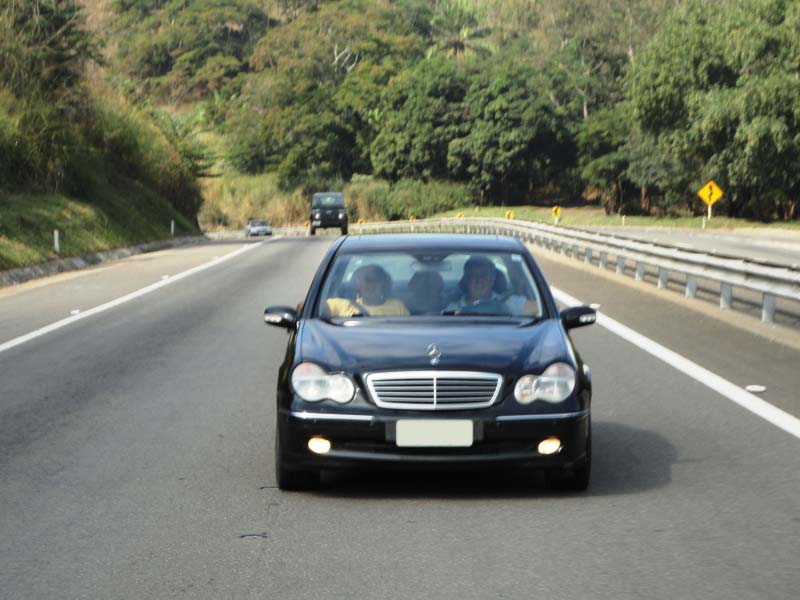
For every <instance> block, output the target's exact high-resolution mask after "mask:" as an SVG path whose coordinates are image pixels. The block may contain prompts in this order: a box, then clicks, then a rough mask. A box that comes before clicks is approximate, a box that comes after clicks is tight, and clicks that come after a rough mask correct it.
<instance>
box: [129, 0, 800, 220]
mask: <svg viewBox="0 0 800 600" xmlns="http://www.w3.org/2000/svg"><path fill="white" fill-rule="evenodd" d="M114 6H115V7H116V10H117V14H118V24H119V27H120V32H122V31H123V30H124V31H125V34H124V35H123V37H122V39H121V40H120V46H119V48H120V50H119V53H118V55H117V60H118V61H119V65H120V68H121V69H122V71H123V72H124V74H125V77H127V80H126V82H127V85H129V86H131V89H133V90H135V93H136V94H137V95H138V97H140V98H143V99H144V98H147V99H150V100H152V101H156V102H158V101H169V102H173V103H175V104H176V105H179V104H182V103H185V102H186V101H187V100H188V99H191V100H192V101H196V102H199V104H198V105H196V106H197V107H198V108H197V109H196V110H200V111H202V114H203V118H204V120H205V127H206V128H208V129H213V130H214V131H216V132H217V133H218V134H220V135H222V136H224V139H225V144H224V145H223V147H222V150H221V152H220V155H219V157H218V158H219V161H220V162H219V165H220V170H221V172H222V173H224V174H225V177H226V178H230V177H233V178H234V179H235V178H237V177H240V176H241V175H240V174H248V175H249V176H255V177H258V176H259V175H260V174H264V173H269V174H271V175H270V177H269V178H268V179H267V180H268V181H269V182H270V184H275V183H276V184H277V189H275V186H274V185H273V190H274V193H275V194H277V195H281V194H283V195H282V196H281V200H280V202H281V203H283V204H284V205H285V204H286V202H288V201H289V200H287V198H292V197H296V198H298V201H297V202H298V203H299V198H300V197H302V196H303V194H304V193H307V192H309V191H311V190H315V189H322V188H325V187H336V188H342V187H344V186H346V185H348V184H349V182H351V180H352V179H353V177H354V176H356V179H357V180H358V181H360V182H362V184H363V182H364V181H365V180H367V179H369V178H372V179H373V180H374V181H375V183H374V185H372V186H371V187H372V188H373V191H372V192H370V193H374V194H377V196H376V199H375V202H377V204H375V203H373V204H372V206H373V208H374V209H375V212H379V213H381V214H382V215H383V216H385V217H393V216H406V215H408V214H410V212H409V211H410V210H413V212H414V213H415V214H416V215H417V216H424V214H426V213H430V212H432V211H433V210H435V209H434V208H431V209H427V208H426V207H425V206H424V204H425V201H426V199H430V198H432V196H433V194H432V193H431V191H430V190H428V189H426V185H427V184H430V183H431V182H435V181H441V182H446V185H448V186H450V187H449V188H448V189H449V190H451V192H452V191H453V190H458V191H457V193H455V192H453V193H451V194H449V197H450V198H451V201H452V202H455V203H456V204H457V205H459V206H466V205H474V204H478V205H491V204H524V203H530V202H537V201H552V200H554V199H555V200H558V201H565V200H577V199H580V198H584V199H593V200H594V201H597V202H600V204H601V205H602V206H603V207H604V208H605V209H606V211H607V212H609V213H628V214H631V213H642V214H658V215H664V214H684V215H685V214H687V213H692V212H695V213H699V212H701V211H703V210H704V208H705V207H704V205H702V204H701V203H700V201H699V200H698V199H697V198H696V195H695V192H696V190H697V189H699V188H700V187H701V186H702V185H703V184H704V183H705V182H706V181H708V180H709V179H714V180H715V181H717V183H718V184H719V185H720V186H721V187H722V188H723V189H724V190H725V192H726V193H725V196H724V198H723V199H722V200H721V201H720V202H719V204H718V205H717V207H716V210H717V211H718V212H724V213H726V214H727V215H729V216H733V217H748V218H753V219H761V220H773V219H778V220H781V219H797V218H798V205H797V200H798V194H800V169H798V168H797V166H798V165H800V120H799V119H800V86H798V85H797V81H798V77H799V76H800V62H798V56H800V5H799V4H798V3H797V2H792V1H788V0H720V1H718V2H707V1H704V0H502V1H501V0H489V1H478V0H432V1H424V0H397V1H380V0H340V1H337V2H322V1H317V0H314V1H306V2H304V1H300V0H298V1H291V2H290V1H272V2H267V1H260V2H259V1H255V0H236V1H234V2H219V1H216V0H194V1H187V0H169V1H164V0H145V1H136V2H133V1H132V0H116V1H115V3H114ZM251 181H252V180H251ZM410 181H413V182H418V183H421V184H422V185H417V189H418V190H419V191H420V194H421V196H420V197H419V198H417V199H415V200H413V201H411V200H409V199H408V197H407V195H406V199H405V200H404V201H403V202H399V203H398V202H395V201H388V200H386V198H387V194H389V195H391V194H392V193H393V190H394V188H395V187H397V186H402V187H405V188H406V189H408V188H409V186H411V184H410V183H409V182H410ZM210 187H211V188H212V189H211V192H210V196H209V199H210V200H211V201H212V203H214V202H217V201H218V200H220V196H218V195H215V193H214V191H213V190H214V189H216V188H219V187H220V186H213V185H212V186H210ZM222 187H224V186H222ZM412 187H413V186H412ZM387 188H388V190H389V191H388V192H387V191H386V189H387ZM381 199H382V200H381ZM276 201H277V200H276ZM403 206H409V207H410V208H409V210H405V209H404V208H403ZM217 209H218V212H219V211H220V210H221V209H220V208H219V206H217ZM283 213H285V211H284V210H276V211H275V214H276V215H277V216H278V217H279V218H280V215H281V214H283ZM218 216H219V215H218ZM231 217H232V220H233V221H236V220H237V218H234V217H233V215H231Z"/></svg>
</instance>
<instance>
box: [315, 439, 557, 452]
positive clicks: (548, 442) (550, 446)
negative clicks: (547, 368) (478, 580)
mask: <svg viewBox="0 0 800 600" xmlns="http://www.w3.org/2000/svg"><path fill="white" fill-rule="evenodd" d="M310 444H311V442H309V445H310ZM560 451H561V440H560V439H558V438H557V437H549V438H547V439H545V440H542V441H541V442H539V454H556V453H558V452H560Z"/></svg>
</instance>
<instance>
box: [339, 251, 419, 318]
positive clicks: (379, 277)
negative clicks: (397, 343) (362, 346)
mask: <svg viewBox="0 0 800 600" xmlns="http://www.w3.org/2000/svg"><path fill="white" fill-rule="evenodd" d="M352 281H353V288H354V289H355V291H356V294H357V296H356V299H355V302H354V301H352V300H348V299H347V298H329V299H328V300H326V301H325V308H327V311H328V312H329V313H330V316H332V317H352V316H355V315H362V316H377V317H405V316H408V315H409V314H410V313H409V312H408V309H407V308H406V305H405V304H403V302H402V301H401V300H398V299H397V298H391V297H390V294H391V292H392V277H391V276H390V275H389V273H387V272H386V270H385V269H384V268H383V267H381V266H379V265H374V264H373V265H364V266H363V267H359V268H358V269H356V270H355V272H354V273H353V278H352Z"/></svg>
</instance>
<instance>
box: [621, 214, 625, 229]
mask: <svg viewBox="0 0 800 600" xmlns="http://www.w3.org/2000/svg"><path fill="white" fill-rule="evenodd" d="M622 226H623V227H625V215H622Z"/></svg>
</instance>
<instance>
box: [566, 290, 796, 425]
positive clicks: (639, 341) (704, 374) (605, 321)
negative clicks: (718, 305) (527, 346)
mask: <svg viewBox="0 0 800 600" xmlns="http://www.w3.org/2000/svg"><path fill="white" fill-rule="evenodd" d="M551 289H552V291H553V296H555V298H556V299H557V300H558V301H559V302H562V303H564V304H567V305H569V306H578V305H580V304H583V303H582V302H581V301H580V300H578V299H577V298H575V297H573V296H570V295H569V294H567V293H566V292H563V291H561V290H559V289H557V288H551ZM597 324H598V325H600V326H601V327H604V328H605V329H607V330H608V331H610V332H611V333H613V334H616V335H618V336H619V337H621V338H622V339H624V340H626V341H628V342H630V343H631V344H633V345H634V346H637V347H639V348H641V349H642V350H644V351H645V352H647V353H648V354H652V355H653V356H655V357H656V358H658V359H659V360H662V361H664V362H665V363H667V364H668V365H670V366H671V367H673V368H675V369H677V370H678V371H680V372H681V373H683V374H685V375H688V376H689V377H691V378H692V379H694V380H695V381H697V382H699V383H702V384H703V385H705V386H706V387H708V388H711V389H712V390H714V391H715V392H717V393H718V394H720V395H722V396H724V397H725V398H727V399H728V400H730V401H731V402H734V403H736V404H738V405H739V406H741V407H742V408H745V409H747V410H749V411H750V412H751V413H753V414H755V415H758V416H759V417H761V418H762V419H764V420H765V421H769V422H770V423H772V424H773V425H775V426H776V427H779V428H780V429H783V430H784V431H785V432H787V433H790V434H792V435H793V436H795V437H796V438H800V419H798V418H797V417H795V416H794V415H790V414H789V413H787V412H786V411H784V410H781V409H780V408H778V407H777V406H773V405H772V404H770V403H769V402H767V401H766V400H762V399H761V398H759V397H758V396H754V395H753V394H751V393H750V392H748V391H747V390H745V389H743V388H741V387H739V386H738V385H736V384H735V383H732V382H730V381H728V380H727V379H723V378H722V377H720V376H719V375H717V374H716V373H712V372H711V371H709V370H708V369H706V368H705V367H701V366H700V365H698V364H697V363H695V362H692V361H691V360H689V359H688V358H686V357H685V356H681V355H680V354H678V353H677V352H673V351H672V350H670V349H669V348H667V347H666V346H662V345H661V344H659V343H658V342H656V341H655V340H651V339H650V338H648V337H646V336H644V335H642V334H641V333H639V332H637V331H634V330H633V329H631V328H630V327H628V326H627V325H623V324H622V323H620V322H619V321H615V320H614V319H612V318H611V317H608V316H606V315H604V314H602V313H597Z"/></svg>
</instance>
